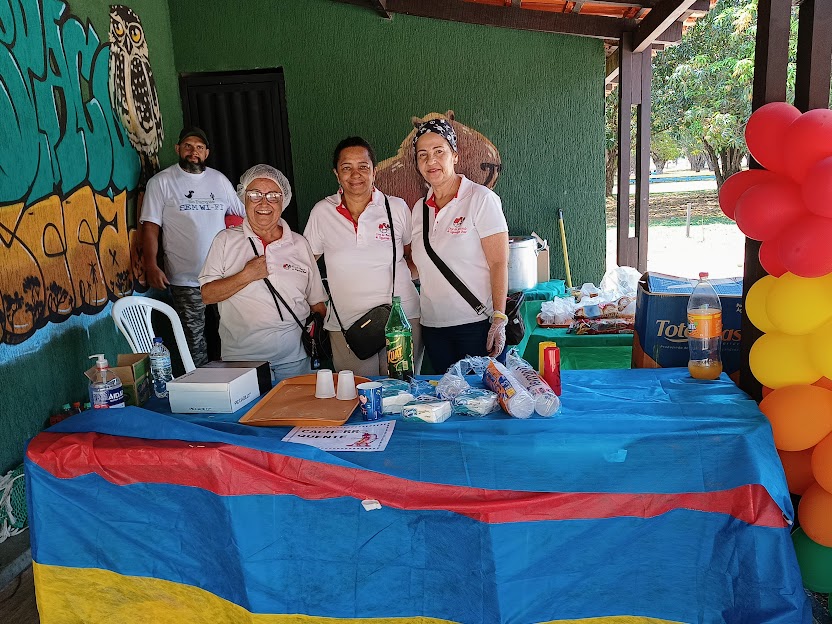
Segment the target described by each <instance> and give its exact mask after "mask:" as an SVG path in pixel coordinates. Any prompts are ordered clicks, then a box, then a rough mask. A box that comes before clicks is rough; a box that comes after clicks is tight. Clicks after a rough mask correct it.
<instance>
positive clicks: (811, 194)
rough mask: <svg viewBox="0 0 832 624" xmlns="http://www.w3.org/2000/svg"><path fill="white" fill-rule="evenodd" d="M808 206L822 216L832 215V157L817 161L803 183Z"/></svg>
mask: <svg viewBox="0 0 832 624" xmlns="http://www.w3.org/2000/svg"><path fill="white" fill-rule="evenodd" d="M803 201H804V202H805V204H806V207H807V208H808V209H809V210H810V211H812V212H814V213H815V214H817V215H820V216H822V217H832V158H824V159H823V160H821V161H820V162H817V163H815V164H814V165H812V167H811V168H810V169H809V172H808V173H807V174H806V181H805V182H804V183H803Z"/></svg>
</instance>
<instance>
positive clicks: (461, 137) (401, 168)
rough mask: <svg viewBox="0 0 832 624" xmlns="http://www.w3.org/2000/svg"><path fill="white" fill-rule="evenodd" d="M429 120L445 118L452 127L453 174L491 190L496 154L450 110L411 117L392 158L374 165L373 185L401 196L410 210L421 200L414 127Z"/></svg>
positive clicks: (496, 172) (422, 182)
mask: <svg viewBox="0 0 832 624" xmlns="http://www.w3.org/2000/svg"><path fill="white" fill-rule="evenodd" d="M430 119H447V120H448V121H450V122H451V125H452V126H453V127H454V131H455V132H456V137H457V147H458V149H459V164H457V167H456V170H457V172H458V173H462V174H464V175H465V177H467V178H468V179H470V180H472V181H474V182H476V183H477V184H482V185H484V186H487V187H488V188H494V185H495V184H496V183H497V177H498V176H499V174H500V172H501V171H502V168H503V165H502V162H501V160H500V152H498V151H497V148H496V147H495V146H494V144H493V143H492V142H491V141H489V140H488V139H487V138H486V137H485V136H483V135H482V134H480V133H479V132H477V131H476V130H474V129H472V128H469V127H468V126H466V125H463V124H461V123H459V122H458V121H457V120H456V118H455V115H454V111H452V110H449V111H448V112H447V113H445V114H442V113H429V114H428V115H425V116H424V117H413V118H412V119H411V121H412V122H413V130H411V131H410V134H408V135H407V136H406V137H405V138H404V140H403V141H402V143H401V146H399V150H398V152H396V155H395V156H393V157H392V158H388V159H387V160H383V161H382V162H380V163H379V164H378V167H377V171H376V186H378V187H379V188H380V189H382V190H383V191H385V192H386V193H389V194H391V195H395V196H396V197H401V198H402V199H404V200H405V201H406V202H407V205H408V206H411V207H412V206H413V204H415V203H416V201H417V200H419V198H421V197H424V195H425V191H427V188H428V187H427V185H426V183H425V180H424V179H423V178H422V176H421V174H420V173H419V171H418V170H417V169H416V162H415V160H414V156H413V137H414V135H415V134H416V126H417V125H418V124H420V123H422V122H423V121H428V120H430Z"/></svg>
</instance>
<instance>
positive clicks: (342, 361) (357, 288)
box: [303, 137, 422, 377]
mask: <svg viewBox="0 0 832 624" xmlns="http://www.w3.org/2000/svg"><path fill="white" fill-rule="evenodd" d="M332 169H333V172H334V173H335V177H336V179H337V180H338V183H339V184H340V188H339V189H338V192H337V193H335V194H334V195H330V196H329V197H327V198H325V199H322V200H321V201H319V202H318V203H317V204H315V206H314V207H313V208H312V212H311V213H310V215H309V221H308V222H307V224H306V229H305V230H304V232H303V235H304V237H306V239H307V240H308V241H309V245H310V246H311V248H312V253H314V254H315V257H316V258H319V257H320V256H321V255H323V257H324V262H325V264H326V273H327V280H328V283H329V291H330V297H331V299H330V305H329V312H328V315H327V318H326V322H325V324H324V327H325V329H327V330H328V331H329V332H330V338H331V342H332V359H333V364H334V366H335V369H336V370H351V371H354V372H355V374H356V375H362V376H365V377H368V376H375V375H386V374H387V351H386V349H384V348H382V349H381V350H380V351H378V352H377V353H375V354H374V355H372V356H371V357H369V358H366V359H364V360H361V359H359V358H358V356H356V354H355V353H353V352H352V351H351V350H350V348H349V346H348V345H347V342H346V340H345V338H344V335H343V332H344V330H346V329H349V328H350V326H351V325H352V324H353V323H355V321H357V320H358V319H359V318H361V317H362V316H363V315H364V314H366V313H367V312H368V311H369V310H370V309H372V308H374V307H376V306H379V305H383V304H389V303H390V302H391V298H392V295H393V291H394V284H393V275H394V271H393V252H394V249H395V258H396V264H395V294H396V296H398V297H401V300H402V307H403V308H404V311H405V314H406V315H407V317H408V319H409V320H410V324H411V326H412V328H413V359H414V366H415V370H416V372H418V371H419V366H420V361H421V353H422V344H421V343H422V340H421V331H420V326H419V294H418V293H417V292H416V287H415V286H414V285H413V282H412V280H411V277H410V267H409V259H410V210H409V209H408V207H407V204H406V203H405V202H404V200H403V199H400V198H398V197H391V196H388V195H385V194H384V193H382V192H381V191H380V190H378V189H377V188H376V187H375V169H376V156H375V152H373V148H372V147H371V146H370V144H369V143H367V141H365V140H364V139H362V138H361V137H348V138H346V139H344V140H343V141H341V142H340V143H339V144H338V145H337V146H336V148H335V152H334V153H333V156H332Z"/></svg>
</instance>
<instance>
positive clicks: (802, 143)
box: [783, 108, 832, 183]
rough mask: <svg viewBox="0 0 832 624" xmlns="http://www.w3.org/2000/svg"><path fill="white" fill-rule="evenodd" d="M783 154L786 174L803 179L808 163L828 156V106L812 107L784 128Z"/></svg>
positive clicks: (831, 137) (831, 140) (831, 120)
mask: <svg viewBox="0 0 832 624" xmlns="http://www.w3.org/2000/svg"><path fill="white" fill-rule="evenodd" d="M783 154H784V156H785V163H786V167H787V170H788V173H789V176H790V177H791V178H792V179H793V180H794V181H795V182H798V183H802V182H803V181H804V180H806V177H807V174H808V172H809V169H810V168H811V167H812V165H814V164H815V163H817V162H819V161H821V160H823V159H824V158H828V157H829V156H832V110H829V109H827V108H816V109H815V110H810V111H809V112H807V113H803V114H802V115H801V116H800V117H799V118H798V119H796V120H795V122H794V123H793V124H792V125H791V126H789V128H788V130H786V136H785V138H784V140H783Z"/></svg>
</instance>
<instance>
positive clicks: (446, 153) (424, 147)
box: [413, 119, 508, 373]
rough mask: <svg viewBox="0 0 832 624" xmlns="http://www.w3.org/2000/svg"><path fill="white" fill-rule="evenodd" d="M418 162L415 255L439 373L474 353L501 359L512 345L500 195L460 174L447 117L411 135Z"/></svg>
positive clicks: (427, 336)
mask: <svg viewBox="0 0 832 624" xmlns="http://www.w3.org/2000/svg"><path fill="white" fill-rule="evenodd" d="M413 150H414V152H415V157H416V167H417V168H418V169H419V173H421V174H422V177H423V178H424V179H425V181H426V182H427V183H428V184H429V185H430V188H429V189H428V192H427V195H426V196H425V198H424V199H420V200H419V201H417V202H416V205H415V206H414V207H413V261H414V262H415V263H416V267H417V268H418V269H419V278H420V281H421V285H422V286H421V292H420V295H421V314H422V318H421V320H422V337H423V339H424V342H425V351H426V352H427V355H428V358H429V359H430V362H431V364H432V365H433V368H434V370H435V371H436V372H437V373H444V372H445V371H446V370H447V368H448V367H449V366H451V365H452V364H454V363H455V362H457V361H458V360H460V359H462V358H464V357H466V356H468V355H491V356H492V357H501V356H502V353H503V350H504V349H505V344H506V324H507V322H508V317H507V316H506V314H505V310H506V293H507V292H508V226H507V225H506V218H505V216H504V215H503V208H502V203H501V202H500V198H499V197H498V196H497V195H496V193H494V192H493V191H491V190H490V189H488V188H486V187H485V186H482V185H480V184H476V183H474V182H472V181H471V180H469V179H468V178H466V177H465V176H464V175H461V174H459V173H457V172H456V169H455V166H456V164H457V163H458V162H459V154H458V153H457V141H456V133H455V132H454V129H453V126H452V125H451V124H450V122H448V121H447V120H445V119H432V120H430V121H427V122H425V123H423V124H421V125H420V126H419V127H418V128H417V130H416V134H415V135H414V137H413ZM424 229H427V232H428V236H427V238H428V241H429V244H430V247H431V248H432V250H433V252H434V253H435V255H436V256H437V257H438V258H439V259H440V261H442V262H444V264H446V265H447V267H448V268H449V269H450V271H451V273H452V274H453V275H455V276H456V278H458V279H459V281H461V282H462V284H464V286H465V287H467V289H468V290H469V291H470V292H471V294H473V295H474V297H475V298H476V299H477V300H478V301H479V303H480V305H479V306H477V307H476V308H475V307H474V305H472V304H471V303H469V302H468V300H466V299H465V298H464V297H463V295H461V294H460V292H459V290H457V288H456V287H454V286H453V285H452V284H451V283H450V282H449V281H448V279H447V277H446V276H445V274H443V272H442V271H441V270H440V269H439V268H438V267H437V266H436V263H435V262H434V260H433V259H432V258H431V256H430V255H429V253H428V250H427V249H426V247H425V242H424V241H425V237H424V234H423V230H424Z"/></svg>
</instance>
